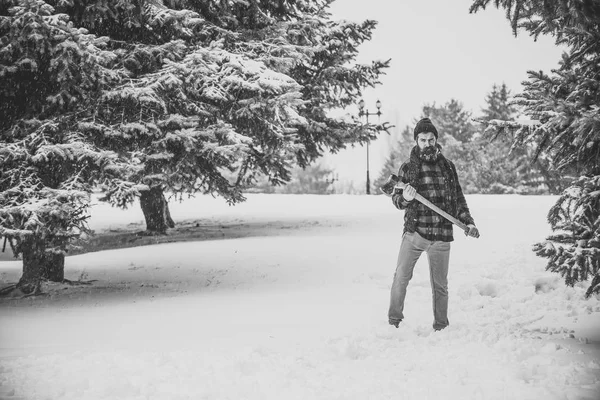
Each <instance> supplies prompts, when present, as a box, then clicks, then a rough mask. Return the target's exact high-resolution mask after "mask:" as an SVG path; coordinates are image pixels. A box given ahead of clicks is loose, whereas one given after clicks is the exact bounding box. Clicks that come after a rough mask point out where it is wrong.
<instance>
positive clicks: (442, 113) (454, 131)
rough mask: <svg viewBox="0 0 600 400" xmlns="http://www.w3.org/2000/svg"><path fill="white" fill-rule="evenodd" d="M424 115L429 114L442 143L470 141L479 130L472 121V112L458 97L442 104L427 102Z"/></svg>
mask: <svg viewBox="0 0 600 400" xmlns="http://www.w3.org/2000/svg"><path fill="white" fill-rule="evenodd" d="M423 115H424V116H428V117H429V118H430V119H431V121H432V122H433V123H434V125H435V126H436V128H437V130H438V132H439V135H440V136H439V141H440V143H441V144H445V143H448V144H450V143H453V141H454V140H456V141H458V142H460V143H468V142H470V141H471V139H472V138H473V135H474V134H475V132H476V131H477V130H476V128H475V126H474V125H473V124H472V123H471V116H472V114H471V112H470V111H468V110H465V108H464V105H463V104H462V103H461V102H460V101H458V100H456V99H450V101H448V102H446V104H444V105H442V106H437V105H436V104H435V103H433V104H425V105H424V106H423ZM448 136H450V137H451V138H449V137H448Z"/></svg>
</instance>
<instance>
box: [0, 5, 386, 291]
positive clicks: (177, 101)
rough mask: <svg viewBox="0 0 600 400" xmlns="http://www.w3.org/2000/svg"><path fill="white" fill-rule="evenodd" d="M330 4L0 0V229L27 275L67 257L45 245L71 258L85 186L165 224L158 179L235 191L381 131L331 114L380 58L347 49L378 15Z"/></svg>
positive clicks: (237, 195) (195, 189) (34, 276)
mask: <svg viewBox="0 0 600 400" xmlns="http://www.w3.org/2000/svg"><path fill="white" fill-rule="evenodd" d="M330 3H331V1H329V0H320V1H299V0H281V1H277V2H272V1H267V0H258V1H251V2H247V1H227V2H225V1H220V0H207V1H202V2H198V1H191V0H190V1H186V0H148V1H144V0H137V1H131V2H120V1H119V2H106V1H104V0H96V1H83V0H56V1H50V0H48V1H42V0H0V33H1V39H0V77H1V78H2V79H1V80H0V88H1V90H0V129H1V131H0V167H1V170H2V177H1V178H0V186H1V187H0V190H2V195H0V234H2V235H3V236H6V237H10V238H13V239H15V240H16V241H17V246H16V250H17V252H18V253H23V257H24V274H23V279H22V282H23V284H25V283H26V282H30V283H33V284H37V283H38V282H39V279H41V278H42V277H43V274H41V273H39V271H38V270H37V269H36V268H37V266H38V265H42V264H52V265H58V269H59V270H61V271H62V264H60V263H58V262H55V261H54V260H51V259H50V258H51V257H50V256H49V255H50V254H58V255H59V256H60V257H61V258H60V261H61V262H64V253H65V251H66V250H67V248H68V246H69V244H70V243H71V242H72V239H73V238H76V237H77V236H79V235H80V234H81V233H82V232H85V229H86V228H85V220H86V218H87V213H86V207H87V205H88V200H87V197H88V194H89V192H90V190H91V188H92V187H93V186H96V185H100V187H101V188H102V189H103V190H104V191H105V198H106V200H108V201H110V202H111V203H112V204H114V205H117V206H121V207H126V206H128V205H130V204H132V202H133V201H134V200H135V199H136V198H138V197H139V199H140V204H141V206H142V209H143V211H144V215H145V217H146V225H147V229H148V231H150V232H159V233H160V232H165V231H166V229H167V227H169V226H172V220H171V219H170V216H169V211H168V204H167V199H166V198H165V193H168V194H172V195H174V196H182V195H184V194H189V195H192V194H194V193H212V194H216V195H219V196H222V197H224V198H225V199H226V200H227V201H229V202H231V203H235V202H238V201H242V200H243V195H242V191H243V190H244V189H245V188H246V187H248V186H249V185H251V183H252V182H253V180H254V179H255V178H256V176H257V175H258V174H265V175H267V176H269V178H270V179H271V181H272V182H274V183H278V182H284V181H286V180H289V178H290V169H291V168H292V166H293V165H294V164H296V163H297V164H299V165H301V166H306V165H308V164H309V163H311V162H312V161H313V160H315V159H316V158H317V157H318V156H320V155H321V154H322V153H323V152H324V151H337V150H339V149H341V148H344V147H345V146H346V145H348V144H351V143H355V142H359V143H364V142H366V141H369V140H371V139H373V138H374V137H376V134H377V127H375V126H368V127H362V126H361V125H360V124H358V123H354V122H345V121H344V120H342V119H336V118H331V117H329V116H328V114H327V111H328V110H329V109H331V108H343V107H345V106H347V105H349V104H352V103H355V102H356V99H357V98H359V97H360V96H361V94H362V90H363V89H364V88H366V87H369V86H374V85H376V84H378V83H379V82H378V77H379V76H380V74H381V73H383V71H384V69H385V68H386V67H387V66H388V62H378V61H377V62H373V63H371V64H369V65H361V64H355V63H354V58H355V56H356V54H357V48H358V46H359V45H360V44H361V43H363V42H364V41H368V40H369V39H370V38H371V33H372V31H373V29H374V28H375V25H376V24H375V22H374V21H365V22H364V23H351V22H345V21H343V22H336V21H332V20H330V15H329V14H328V12H327V8H328V6H329V5H330ZM57 210H60V211H57ZM28 241H33V242H31V243H29V242H28ZM28 251H34V252H35V254H36V257H37V258H38V259H40V260H42V261H44V262H40V263H34V262H33V261H31V262H30V259H31V257H30V256H29V255H27V254H28V253H27V252H28ZM48 260H50V261H48ZM34 264H35V265H34ZM38 269H39V268H38Z"/></svg>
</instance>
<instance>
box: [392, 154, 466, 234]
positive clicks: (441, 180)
mask: <svg viewBox="0 0 600 400" xmlns="http://www.w3.org/2000/svg"><path fill="white" fill-rule="evenodd" d="M448 164H449V165H450V166H451V169H452V171H451V173H452V174H454V178H455V179H454V180H455V182H456V185H453V186H454V187H451V185H450V184H449V182H447V179H446V178H445V177H444V173H443V172H444V171H442V164H441V163H439V162H437V163H434V164H430V163H422V164H421V173H420V174H419V186H418V188H416V189H417V190H418V191H419V194H420V195H421V196H423V197H424V198H426V199H427V200H429V201H431V202H432V203H433V204H435V205H436V206H438V207H439V208H441V209H442V210H444V211H446V212H448V213H449V214H452V212H451V211H450V210H453V209H456V211H457V212H456V215H455V217H456V218H457V219H458V220H460V221H461V222H463V223H465V224H467V225H469V224H474V221H473V218H472V217H471V213H470V211H469V207H468V206H467V201H466V199H465V196H464V194H463V192H462V188H461V187H460V183H459V182H458V176H457V174H456V169H455V167H454V165H453V164H452V163H451V162H448ZM407 174H408V163H404V164H403V165H402V166H401V167H400V170H399V171H398V177H399V178H400V180H401V181H402V182H409V177H408V176H407ZM450 190H455V198H456V203H457V204H455V205H453V204H450V202H451V197H450V196H449V191H450ZM392 199H393V202H394V205H395V206H396V208H398V209H400V210H406V211H405V214H404V231H405V232H406V231H413V230H416V231H417V232H418V233H419V234H420V235H421V236H423V237H424V238H425V239H428V240H431V241H442V242H451V241H453V240H454V237H453V230H452V223H451V222H450V221H448V220H447V219H446V218H444V217H442V216H441V215H439V214H437V213H436V212H435V211H433V210H430V209H429V208H428V207H426V206H425V205H423V204H421V203H420V202H418V201H416V200H412V201H410V202H407V201H406V199H404V197H403V196H402V191H400V190H399V191H397V192H396V193H394V195H393V196H392ZM453 206H455V207H453ZM409 219H412V221H410V220H409ZM412 227H414V229H411V228H412Z"/></svg>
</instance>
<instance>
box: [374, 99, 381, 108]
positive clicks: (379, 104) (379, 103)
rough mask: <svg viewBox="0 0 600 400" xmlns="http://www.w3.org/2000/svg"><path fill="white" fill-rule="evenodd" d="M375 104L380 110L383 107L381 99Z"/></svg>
mask: <svg viewBox="0 0 600 400" xmlns="http://www.w3.org/2000/svg"><path fill="white" fill-rule="evenodd" d="M375 106H376V107H377V109H378V110H379V109H380V108H381V101H379V100H377V103H375Z"/></svg>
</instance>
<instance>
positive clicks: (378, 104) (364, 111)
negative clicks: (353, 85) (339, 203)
mask: <svg viewBox="0 0 600 400" xmlns="http://www.w3.org/2000/svg"><path fill="white" fill-rule="evenodd" d="M375 107H377V112H373V113H370V112H369V110H368V109H365V101H364V100H362V99H361V100H360V101H359V102H358V116H359V117H362V116H363V115H364V116H365V117H366V121H367V125H369V115H377V122H379V118H380V117H381V101H379V100H377V102H376V103H375ZM367 194H371V180H370V179H369V142H367Z"/></svg>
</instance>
